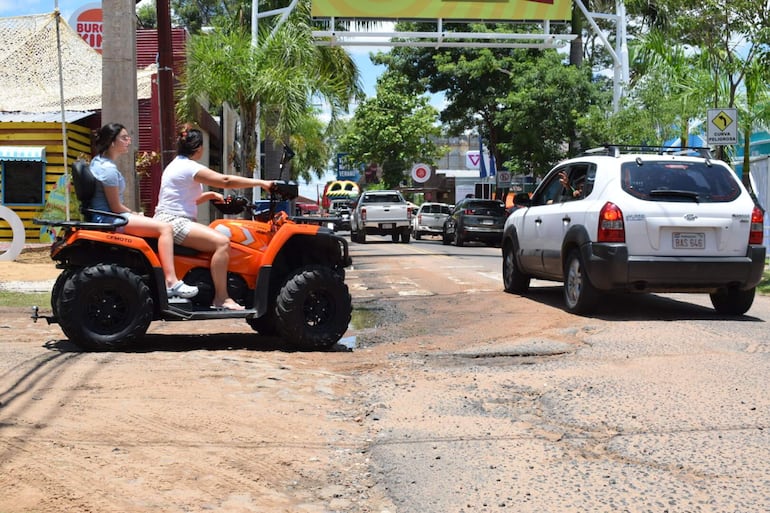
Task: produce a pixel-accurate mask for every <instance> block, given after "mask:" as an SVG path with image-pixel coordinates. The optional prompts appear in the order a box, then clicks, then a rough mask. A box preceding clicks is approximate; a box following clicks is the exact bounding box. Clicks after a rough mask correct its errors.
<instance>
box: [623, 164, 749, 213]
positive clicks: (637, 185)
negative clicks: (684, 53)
mask: <svg viewBox="0 0 770 513" xmlns="http://www.w3.org/2000/svg"><path fill="white" fill-rule="evenodd" d="M620 176H621V186H622V187H623V190H624V191H626V192H627V193H628V194H631V195H632V196H635V197H637V198H640V199H643V200H648V201H699V202H702V203H720V202H727V201H733V200H734V199H736V198H737V197H738V196H740V194H741V189H740V186H739V185H738V182H737V180H736V177H735V175H734V173H733V172H732V171H731V170H730V169H728V168H727V167H725V166H721V165H707V164H706V163H705V162H673V161H670V160H659V161H647V160H645V161H643V162H642V164H641V165H640V164H637V163H636V162H626V163H625V164H623V165H622V166H621V175H620Z"/></svg>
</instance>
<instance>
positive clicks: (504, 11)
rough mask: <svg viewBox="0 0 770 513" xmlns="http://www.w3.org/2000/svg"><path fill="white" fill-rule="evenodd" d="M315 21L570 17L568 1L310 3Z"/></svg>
mask: <svg viewBox="0 0 770 513" xmlns="http://www.w3.org/2000/svg"><path fill="white" fill-rule="evenodd" d="M312 2H313V3H312V8H311V13H312V15H313V16H315V17H318V18H331V17H337V18H380V19H439V18H442V19H445V20H490V21H491V20H505V21H526V20H554V21H557V20H558V21H564V20H568V19H570V17H571V16H572V13H571V11H572V1H571V0H369V1H367V2H361V1H360V0H312Z"/></svg>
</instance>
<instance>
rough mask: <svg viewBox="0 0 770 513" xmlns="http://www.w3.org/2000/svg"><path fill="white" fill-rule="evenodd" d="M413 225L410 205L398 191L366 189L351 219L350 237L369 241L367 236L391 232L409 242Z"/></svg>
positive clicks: (391, 234) (392, 236)
mask: <svg viewBox="0 0 770 513" xmlns="http://www.w3.org/2000/svg"><path fill="white" fill-rule="evenodd" d="M411 226H412V212H411V210H410V209H409V204H408V203H407V201H406V200H405V199H404V197H403V196H402V195H401V193H400V192H398V191H366V192H364V193H362V194H361V196H360V197H359V199H358V202H357V203H356V208H355V209H354V210H353V212H352V215H351V219H350V240H352V241H353V242H358V243H361V244H363V243H365V242H366V236H367V235H390V236H391V240H392V241H393V242H398V241H399V240H401V242H403V243H408V242H409V239H410V232H411Z"/></svg>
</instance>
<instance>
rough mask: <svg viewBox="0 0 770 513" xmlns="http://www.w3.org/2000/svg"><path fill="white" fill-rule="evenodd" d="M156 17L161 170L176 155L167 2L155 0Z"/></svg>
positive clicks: (172, 54)
mask: <svg viewBox="0 0 770 513" xmlns="http://www.w3.org/2000/svg"><path fill="white" fill-rule="evenodd" d="M155 6H156V7H155V9H156V14H157V17H158V97H159V102H160V105H159V109H160V162H161V166H162V169H165V168H166V166H167V165H168V164H169V162H171V161H172V160H173V159H174V155H175V154H176V116H175V115H174V111H175V104H174V47H173V39H172V37H171V12H170V10H169V4H168V0H156V2H155Z"/></svg>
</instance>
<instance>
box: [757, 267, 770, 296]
mask: <svg viewBox="0 0 770 513" xmlns="http://www.w3.org/2000/svg"><path fill="white" fill-rule="evenodd" d="M757 292H758V293H759V294H768V295H770V269H768V268H765V272H764V273H763V274H762V281H760V282H759V285H757Z"/></svg>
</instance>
